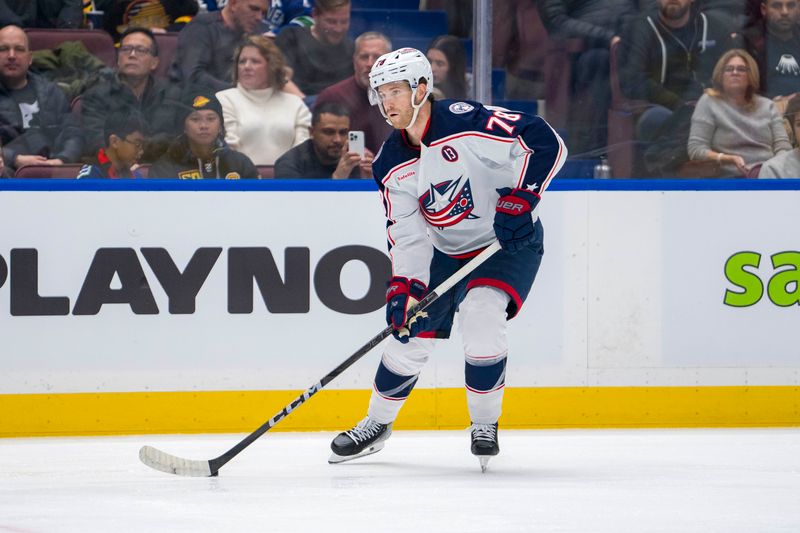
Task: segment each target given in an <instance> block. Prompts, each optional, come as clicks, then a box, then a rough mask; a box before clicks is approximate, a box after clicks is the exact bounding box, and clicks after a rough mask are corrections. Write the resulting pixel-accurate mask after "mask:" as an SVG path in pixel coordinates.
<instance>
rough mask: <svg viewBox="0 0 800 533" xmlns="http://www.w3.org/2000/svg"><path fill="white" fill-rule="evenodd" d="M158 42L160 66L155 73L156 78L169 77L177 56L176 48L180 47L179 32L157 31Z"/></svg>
mask: <svg viewBox="0 0 800 533" xmlns="http://www.w3.org/2000/svg"><path fill="white" fill-rule="evenodd" d="M155 36H156V43H158V67H157V68H156V71H155V73H154V75H155V77H156V78H159V79H162V80H164V79H167V76H169V68H170V66H171V65H172V60H173V59H174V58H175V50H177V48H178V33H177V32H168V33H156V34H155Z"/></svg>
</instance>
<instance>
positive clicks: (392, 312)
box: [386, 276, 430, 344]
mask: <svg viewBox="0 0 800 533" xmlns="http://www.w3.org/2000/svg"><path fill="white" fill-rule="evenodd" d="M427 292H428V287H426V286H425V284H424V283H422V282H421V281H419V280H418V279H408V278H404V277H401V276H395V277H393V278H392V279H391V280H390V281H389V289H388V290H387V291H386V324H388V325H389V326H392V327H393V328H394V331H393V332H392V335H394V338H395V339H397V340H399V341H400V342H402V343H403V344H405V343H407V342H408V340H409V339H410V338H411V337H416V336H417V335H419V334H420V333H421V332H423V331H425V330H426V329H427V328H428V326H429V325H430V318H429V317H428V313H425V312H424V311H423V312H421V313H416V314H415V315H414V316H412V317H409V316H408V310H409V309H410V308H411V307H413V306H415V305H417V304H418V303H419V301H420V300H422V299H423V298H424V297H425V294H427Z"/></svg>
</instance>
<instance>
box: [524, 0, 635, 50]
mask: <svg viewBox="0 0 800 533" xmlns="http://www.w3.org/2000/svg"><path fill="white" fill-rule="evenodd" d="M537 5H538V8H539V16H540V17H541V18H542V23H543V24H544V27H545V28H547V33H548V34H549V35H550V36H551V37H558V38H562V39H567V38H579V39H584V41H585V44H586V47H587V48H596V47H601V48H602V47H608V45H609V43H610V42H611V38H612V37H614V36H615V35H617V34H618V30H619V27H620V25H621V23H622V22H621V21H623V20H625V19H626V18H627V17H630V16H633V15H635V14H636V13H637V2H636V0H541V1H540V2H537Z"/></svg>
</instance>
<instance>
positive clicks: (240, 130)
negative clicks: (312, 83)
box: [217, 36, 311, 165]
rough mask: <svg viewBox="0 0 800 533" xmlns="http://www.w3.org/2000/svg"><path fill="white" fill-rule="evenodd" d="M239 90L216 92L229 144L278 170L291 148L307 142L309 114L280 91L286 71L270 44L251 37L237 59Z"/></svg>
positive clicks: (240, 48) (265, 39)
mask: <svg viewBox="0 0 800 533" xmlns="http://www.w3.org/2000/svg"><path fill="white" fill-rule="evenodd" d="M234 63H235V64H236V72H235V74H234V78H233V81H234V83H236V87H234V88H232V89H226V90H224V91H221V92H218V93H217V98H218V99H219V101H220V103H221V104H222V116H223V117H225V140H226V141H227V143H228V146H230V147H231V148H232V149H234V150H237V151H239V152H242V153H243V154H245V155H246V156H247V157H249V158H250V159H251V160H252V161H254V162H255V163H256V164H257V165H274V164H275V160H276V159H277V158H278V156H280V155H281V154H283V153H284V152H286V151H287V150H288V149H289V148H292V147H293V146H297V145H298V144H300V143H301V142H303V141H305V140H306V139H308V128H309V126H310V125H311V112H310V111H309V110H308V108H307V107H306V105H305V104H304V103H303V100H301V99H300V98H299V97H298V96H296V95H294V94H288V93H285V92H283V91H282V89H283V87H284V85H286V69H285V65H284V63H283V57H282V55H281V51H280V50H278V47H277V46H275V43H273V42H272V39H269V38H268V37H263V36H250V37H248V38H247V40H246V41H245V42H244V43H243V44H242V45H241V46H239V48H237V49H236V52H235V54H234Z"/></svg>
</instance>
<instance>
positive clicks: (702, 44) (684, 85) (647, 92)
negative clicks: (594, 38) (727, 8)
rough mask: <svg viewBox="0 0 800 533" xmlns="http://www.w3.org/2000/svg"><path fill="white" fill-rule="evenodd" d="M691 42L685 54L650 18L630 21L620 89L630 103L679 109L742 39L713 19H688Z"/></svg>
mask: <svg viewBox="0 0 800 533" xmlns="http://www.w3.org/2000/svg"><path fill="white" fill-rule="evenodd" d="M688 24H689V25H690V28H692V34H693V35H694V39H693V40H692V46H691V49H690V50H688V51H687V50H686V49H684V48H683V47H682V46H681V45H680V44H678V42H677V41H676V39H675V38H674V37H673V36H672V35H670V33H668V32H667V31H666V30H665V29H664V26H663V25H662V24H661V23H660V22H659V20H658V14H657V13H656V12H652V13H651V14H649V15H642V16H641V17H637V18H636V19H634V20H632V21H631V23H630V24H629V25H628V26H627V27H626V28H625V30H624V32H623V35H622V41H621V43H620V65H621V67H620V85H621V87H622V91H623V92H624V93H625V95H626V96H627V97H628V98H633V99H636V100H645V101H647V102H650V103H653V104H658V105H662V106H664V107H666V108H668V109H677V108H678V107H680V106H681V105H682V104H683V103H685V102H688V101H691V100H696V99H698V98H700V96H701V95H702V94H703V90H704V89H705V88H707V87H710V85H711V75H712V73H713V71H714V66H715V65H716V63H717V61H718V60H719V58H720V57H721V56H722V54H724V53H725V52H726V51H728V50H730V49H731V48H737V47H740V46H741V41H742V39H741V36H740V35H739V34H737V33H735V32H733V31H732V29H731V27H730V23H729V21H728V20H726V19H724V18H721V17H719V15H717V14H716V13H698V12H695V13H693V14H692V17H691V18H690V20H689V23H688Z"/></svg>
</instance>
